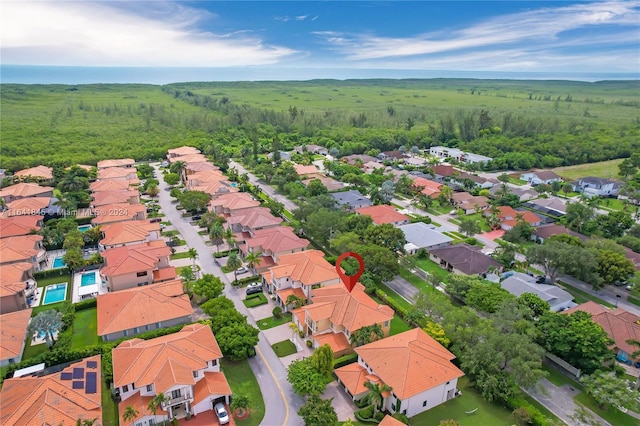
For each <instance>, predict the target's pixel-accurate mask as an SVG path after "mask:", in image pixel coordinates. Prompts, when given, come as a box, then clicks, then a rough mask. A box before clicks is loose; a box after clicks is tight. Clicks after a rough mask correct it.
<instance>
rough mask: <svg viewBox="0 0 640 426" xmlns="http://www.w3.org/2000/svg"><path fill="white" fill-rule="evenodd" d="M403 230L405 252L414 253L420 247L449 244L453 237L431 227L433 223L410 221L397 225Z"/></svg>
mask: <svg viewBox="0 0 640 426" xmlns="http://www.w3.org/2000/svg"><path fill="white" fill-rule="evenodd" d="M398 228H399V229H401V230H402V232H404V238H405V239H406V240H407V244H405V246H404V250H405V251H406V252H407V254H415V253H416V252H417V251H418V250H420V249H422V248H423V249H426V250H434V249H439V248H443V247H448V246H450V245H451V242H452V241H453V238H450V237H448V236H446V235H444V234H442V233H441V232H438V231H436V230H434V229H433V225H427V224H426V223H423V222H416V223H410V224H408V225H402V226H398Z"/></svg>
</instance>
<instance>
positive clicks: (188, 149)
mask: <svg viewBox="0 0 640 426" xmlns="http://www.w3.org/2000/svg"><path fill="white" fill-rule="evenodd" d="M167 152H168V153H169V155H172V156H177V157H179V156H181V155H189V154H200V150H199V149H198V148H195V147H193V146H186V145H185V146H181V147H178V148H172V149H169V150H167Z"/></svg>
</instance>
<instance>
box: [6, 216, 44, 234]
mask: <svg viewBox="0 0 640 426" xmlns="http://www.w3.org/2000/svg"><path fill="white" fill-rule="evenodd" d="M43 220H44V216H41V215H33V216H13V217H5V218H0V238H7V237H17V236H20V235H27V234H30V233H31V232H32V231H39V230H40V226H39V224H41V223H42V221H43Z"/></svg>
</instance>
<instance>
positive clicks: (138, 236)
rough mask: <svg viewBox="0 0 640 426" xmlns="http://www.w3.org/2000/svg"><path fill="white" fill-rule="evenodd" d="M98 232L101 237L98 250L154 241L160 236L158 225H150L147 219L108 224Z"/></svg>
mask: <svg viewBox="0 0 640 426" xmlns="http://www.w3.org/2000/svg"><path fill="white" fill-rule="evenodd" d="M100 230H101V231H102V235H103V238H102V239H101V240H100V250H107V249H111V248H115V247H120V246H128V245H132V244H140V243H146V242H149V241H156V240H158V239H160V236H161V234H160V232H161V231H160V224H159V223H157V222H155V223H151V222H150V221H149V219H145V220H129V221H126V222H115V223H109V224H106V225H102V226H101V227H100Z"/></svg>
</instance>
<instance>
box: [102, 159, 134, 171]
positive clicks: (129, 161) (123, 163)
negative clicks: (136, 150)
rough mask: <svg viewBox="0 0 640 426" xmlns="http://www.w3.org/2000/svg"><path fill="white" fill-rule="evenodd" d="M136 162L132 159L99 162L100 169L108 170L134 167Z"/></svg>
mask: <svg viewBox="0 0 640 426" xmlns="http://www.w3.org/2000/svg"><path fill="white" fill-rule="evenodd" d="M135 163H136V162H135V160H134V159H132V158H121V159H117V160H102V161H98V169H106V168H108V167H133V165H134V164H135Z"/></svg>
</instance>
